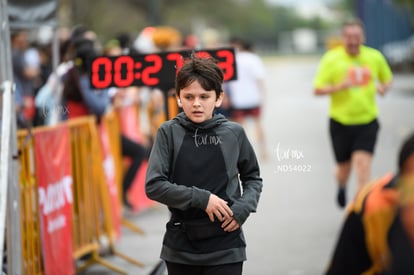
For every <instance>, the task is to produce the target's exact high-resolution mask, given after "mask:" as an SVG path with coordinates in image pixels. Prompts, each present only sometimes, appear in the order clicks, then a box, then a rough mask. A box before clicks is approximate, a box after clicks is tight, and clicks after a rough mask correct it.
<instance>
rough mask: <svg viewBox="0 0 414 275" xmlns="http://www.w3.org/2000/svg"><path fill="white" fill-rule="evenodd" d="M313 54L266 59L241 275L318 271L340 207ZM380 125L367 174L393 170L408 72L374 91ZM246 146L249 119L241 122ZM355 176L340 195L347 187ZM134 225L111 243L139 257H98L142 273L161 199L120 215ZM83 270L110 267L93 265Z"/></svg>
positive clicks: (409, 116) (406, 125)
mask: <svg viewBox="0 0 414 275" xmlns="http://www.w3.org/2000/svg"><path fill="white" fill-rule="evenodd" d="M318 58H319V57H284V58H267V59H265V63H266V66H267V70H268V72H267V73H268V77H267V81H266V87H267V94H266V100H265V108H264V113H263V122H264V127H265V133H266V145H267V150H266V151H267V153H268V158H267V159H265V160H264V159H260V165H261V172H262V177H263V180H264V188H263V193H262V196H261V200H260V203H259V208H258V211H257V213H255V214H252V215H251V216H250V218H249V219H248V220H247V222H246V224H245V225H244V231H245V235H246V239H247V253H248V260H247V262H246V263H245V265H244V274H245V275H320V274H323V272H324V270H325V268H326V266H327V264H328V262H329V258H330V255H331V253H332V249H333V246H334V244H335V241H336V236H337V234H338V230H339V229H340V226H341V223H342V220H343V216H344V211H343V210H341V209H339V208H338V207H337V206H336V203H335V193H336V183H335V180H334V176H333V169H334V162H333V160H334V159H333V155H332V152H331V147H330V140H329V137H328V117H327V113H328V103H329V100H328V98H326V97H315V96H313V94H312V80H313V77H314V74H315V72H316V69H317V66H318V60H319V59H318ZM378 103H379V107H380V116H379V121H380V124H381V130H380V134H379V138H378V143H377V149H376V154H375V156H374V161H373V167H372V170H373V171H372V177H373V178H376V177H380V176H381V175H383V174H384V173H386V172H389V171H395V168H396V157H397V153H398V149H399V146H400V144H401V142H402V140H403V139H404V138H405V137H406V136H407V135H408V134H409V133H410V132H412V131H414V124H413V118H414V108H413V106H414V80H413V75H412V74H411V75H409V74H396V75H395V80H394V84H393V86H392V88H391V90H390V92H389V94H388V95H386V96H385V97H379V98H378ZM246 130H247V132H248V135H249V137H250V138H251V140H252V143H253V144H254V146H257V144H256V143H255V132H254V129H253V125H251V124H248V125H247V126H246ZM355 185H356V183H355V178H354V175H352V177H351V181H350V182H349V190H348V196H349V197H352V196H353V195H354V192H355ZM127 216H128V218H129V219H130V220H131V221H132V222H133V223H135V224H136V225H138V226H139V227H140V228H142V229H143V230H144V232H145V234H144V235H138V234H136V233H134V232H132V231H130V230H129V229H127V228H123V231H122V237H121V239H120V241H119V243H117V245H116V248H117V249H118V250H119V251H121V252H123V253H125V254H127V255H129V256H131V257H133V258H135V259H137V260H139V261H141V262H142V263H144V264H145V267H144V268H141V267H136V266H134V265H132V264H130V263H128V262H127V261H125V260H123V259H121V258H120V257H116V256H106V257H105V259H106V260H108V261H109V262H111V263H113V264H114V265H116V266H118V267H120V268H122V269H124V270H126V271H128V274H136V275H141V274H145V275H147V274H149V273H150V271H151V270H152V268H153V267H154V266H155V265H156V263H157V262H158V259H159V252H160V247H161V242H162V236H163V233H164V228H165V222H166V221H167V219H168V211H167V209H166V208H165V207H164V206H161V205H160V206H159V207H157V208H155V209H149V210H147V211H145V212H143V213H140V214H138V215H127ZM84 274H116V273H114V272H113V271H110V270H109V269H107V268H105V267H103V266H101V265H99V264H96V265H94V266H92V267H90V268H89V269H88V270H87V271H86V272H84Z"/></svg>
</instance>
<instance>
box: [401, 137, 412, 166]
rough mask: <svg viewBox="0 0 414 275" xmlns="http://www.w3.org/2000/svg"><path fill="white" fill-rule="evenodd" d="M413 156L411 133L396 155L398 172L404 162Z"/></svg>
mask: <svg viewBox="0 0 414 275" xmlns="http://www.w3.org/2000/svg"><path fill="white" fill-rule="evenodd" d="M413 154H414V133H412V134H411V135H410V136H409V137H408V138H407V139H406V140H405V142H404V144H403V145H402V147H401V149H400V154H399V155H398V168H399V169H400V172H402V169H403V168H404V164H405V162H406V161H407V160H408V158H410V157H411V156H412V155H413Z"/></svg>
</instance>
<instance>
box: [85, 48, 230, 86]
mask: <svg viewBox="0 0 414 275" xmlns="http://www.w3.org/2000/svg"><path fill="white" fill-rule="evenodd" d="M191 53H192V52H191V51H176V52H161V53H153V54H139V55H121V56H99V57H97V58H94V59H93V60H92V62H91V63H90V64H91V65H90V81H91V87H93V88H96V89H105V88H109V87H129V86H149V87H160V88H163V87H170V88H171V87H174V83H175V76H176V73H177V71H178V70H179V69H180V68H181V67H182V65H183V63H184V59H185V58H188V57H189V56H190V55H191ZM195 54H196V55H197V56H199V57H213V58H215V59H216V60H217V61H218V63H217V64H218V65H219V66H220V68H221V69H222V70H223V73H224V81H228V80H235V79H237V72H236V60H235V57H234V49H233V48H219V49H211V50H210V49H208V50H201V51H196V52H195Z"/></svg>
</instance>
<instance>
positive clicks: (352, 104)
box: [314, 46, 392, 125]
mask: <svg viewBox="0 0 414 275" xmlns="http://www.w3.org/2000/svg"><path fill="white" fill-rule="evenodd" d="M347 77H349V78H350V79H351V80H352V83H353V85H352V87H351V88H348V89H345V90H341V91H338V92H335V93H333V94H331V95H330V97H331V103H330V108H329V115H330V117H331V118H332V119H334V120H336V121H338V122H340V123H342V124H345V125H358V124H366V123H369V122H371V121H372V120H374V119H375V118H376V117H377V115H378V106H377V102H376V91H377V89H376V83H377V82H380V83H388V82H390V81H391V79H392V72H391V69H390V67H389V66H388V64H387V61H386V60H385V58H384V56H383V55H382V54H381V53H380V52H379V51H377V50H375V49H373V48H369V47H367V46H360V53H359V55H358V56H350V55H348V54H347V53H346V51H345V49H344V47H342V46H339V47H336V48H334V49H332V50H330V51H328V52H327V53H326V54H325V55H324V56H323V57H322V59H321V62H320V64H319V69H318V72H317V74H316V77H315V79H314V87H315V88H317V89H321V88H324V87H326V86H328V85H329V86H331V85H332V86H333V85H339V84H341V83H342V82H343V81H344V80H345V79H346V78H347Z"/></svg>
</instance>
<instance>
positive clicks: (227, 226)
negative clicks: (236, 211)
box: [221, 217, 240, 232]
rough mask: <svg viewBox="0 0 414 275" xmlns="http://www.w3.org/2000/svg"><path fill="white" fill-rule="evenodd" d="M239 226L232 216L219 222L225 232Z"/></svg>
mask: <svg viewBox="0 0 414 275" xmlns="http://www.w3.org/2000/svg"><path fill="white" fill-rule="evenodd" d="M239 227H240V224H239V223H238V222H237V221H236V220H235V219H234V218H233V217H231V218H229V219H226V220H224V222H223V223H222V224H221V228H223V230H224V231H226V232H232V231H234V230H236V229H238V228H239Z"/></svg>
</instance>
